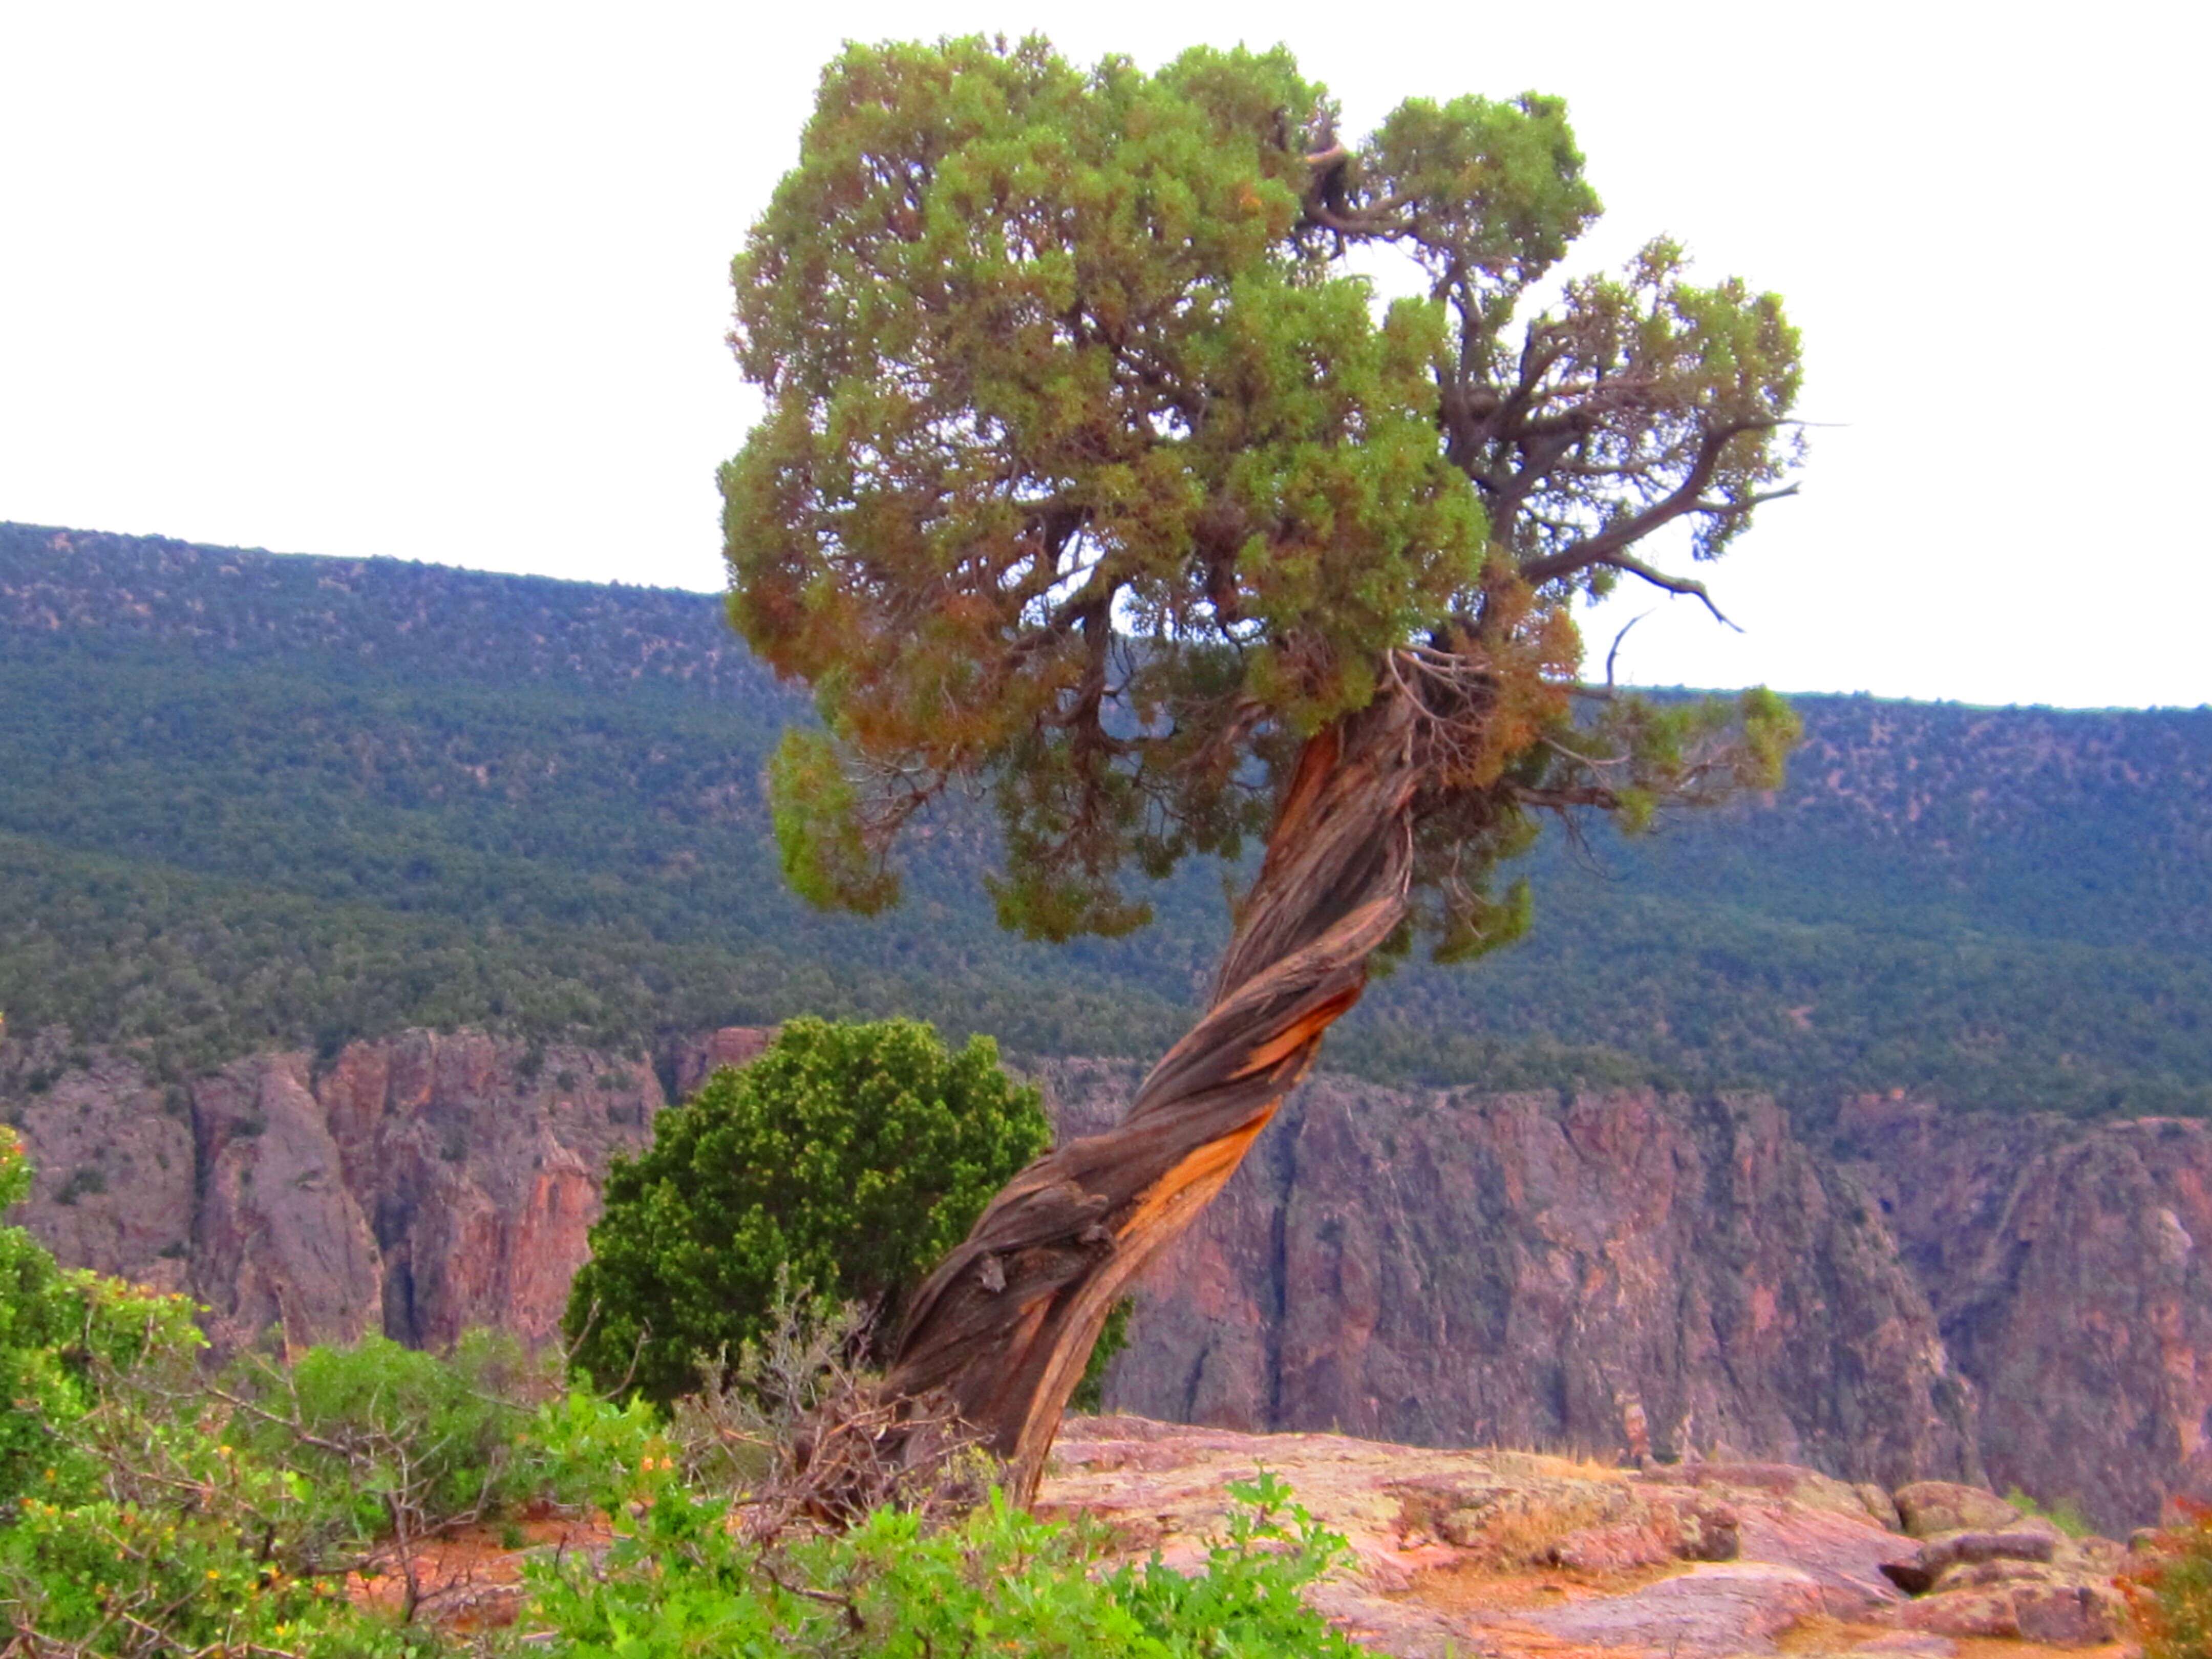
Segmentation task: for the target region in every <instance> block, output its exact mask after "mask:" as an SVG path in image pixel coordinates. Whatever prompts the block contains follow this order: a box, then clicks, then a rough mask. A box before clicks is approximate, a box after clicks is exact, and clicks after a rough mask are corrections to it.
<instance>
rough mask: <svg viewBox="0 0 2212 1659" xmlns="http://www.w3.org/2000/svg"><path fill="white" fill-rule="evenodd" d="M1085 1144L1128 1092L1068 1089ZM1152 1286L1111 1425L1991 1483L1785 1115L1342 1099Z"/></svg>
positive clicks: (1877, 1256)
mask: <svg viewBox="0 0 2212 1659" xmlns="http://www.w3.org/2000/svg"><path fill="white" fill-rule="evenodd" d="M1051 1076H1052V1079H1053V1081H1054V1085H1055V1092H1056V1093H1057V1094H1058V1095H1059V1096H1060V1098H1061V1099H1062V1100H1063V1101H1064V1102H1065V1103H1066V1115H1067V1116H1068V1118H1070V1119H1072V1120H1073V1121H1074V1122H1076V1123H1085V1124H1087V1123H1088V1122H1089V1121H1092V1120H1093V1119H1096V1118H1100V1117H1103V1116H1105V1115H1108V1114H1109V1112H1110V1110H1111V1109H1112V1103H1113V1102H1115V1100H1117V1099H1121V1098H1126V1097H1127V1086H1128V1083H1129V1081H1130V1079H1129V1078H1128V1076H1127V1073H1121V1071H1120V1069H1119V1068H1115V1067H1107V1066H1080V1065H1077V1066H1059V1067H1055V1068H1054V1070H1053V1072H1052V1073H1051ZM1108 1397H1109V1401H1111V1402H1112V1403H1113V1404H1115V1406H1117V1407H1121V1408H1122V1409H1126V1410H1129V1411H1133V1412H1138V1413H1143V1414H1145V1415H1147V1416H1153V1417H1164V1418H1170V1419H1179V1420H1187V1421H1198V1422H1206V1423H1213V1424H1218V1425H1225V1426H1230V1427H1237V1428H1273V1429H1309V1430H1335V1431H1342V1432H1346V1433H1351V1434H1356V1435H1360V1436H1364V1437H1376V1438H1383V1439H1391V1440H1401V1441H1410V1442H1413V1443H1418V1444H1424V1445H1515V1446H1543V1447H1570V1448H1575V1449H1588V1450H1590V1451H1594V1452H1597V1453H1599V1454H1601V1455H1607V1456H1616V1455H1620V1453H1622V1452H1624V1451H1626V1452H1632V1453H1633V1452H1641V1451H1650V1452H1653V1453H1656V1455H1659V1456H1661V1457H1662V1458H1665V1457H1674V1456H1680V1455H1705V1456H1708V1457H1711V1456H1726V1455H1756V1456H1759V1457H1764V1458H1775V1459H1781V1460H1785V1461H1789V1462H1802V1463H1811V1464H1815V1465H1818V1466H1819V1467H1820V1468H1826V1469H1828V1470H1830V1471H1832V1472H1833V1473H1835V1474H1841V1475H1844V1476H1846V1477H1848V1478H1850V1479H1852V1480H1878V1481H1881V1482H1885V1483H1887V1484H1897V1483H1899V1482H1902V1481H1904V1480H1910V1479H1912V1478H1915V1477H1916V1476H1918V1475H1925V1474H1935V1473H1939V1472H1940V1473H1943V1474H1959V1475H1968V1476H1972V1475H1975V1474H1978V1466H1977V1463H1976V1452H1975V1445H1974V1437H1973V1404H1972V1390H1971V1389H1970V1388H1969V1387H1968V1386H1967V1385H1966V1383H1964V1381H1963V1379H1961V1377H1960V1376H1959V1375H1958V1373H1957V1371H1956V1370H1955V1368H1954V1366H1953V1364H1952V1363H1951V1360H1950V1358H1949V1356H1948V1354H1947V1352H1945V1349H1944V1346H1943V1344H1942V1340H1941V1339H1940V1337H1939V1336H1938V1334H1937V1331H1936V1321H1935V1318H1934V1316H1933V1315H1932V1313H1931V1312H1930V1310H1929V1304H1928V1301H1927V1298H1926V1297H1924V1296H1923V1294H1922V1293H1921V1291H1920V1290H1919V1288H1918V1286H1917V1285H1916V1284H1915V1283H1914V1282H1913V1279H1912V1277H1911V1273H1909V1272H1908V1271H1907V1270H1906V1268H1905V1267H1904V1265H1903V1264H1902V1263H1901V1262H1900V1261H1899V1260H1898V1256H1897V1251H1896V1248H1895V1246H1894V1244H1893V1243H1892V1241H1891V1239H1890V1237H1889V1236H1888V1234H1887V1231H1885V1230H1884V1228H1883V1227H1882V1225H1881V1219H1880V1218H1879V1217H1878V1216H1877V1215H1875V1213H1873V1212H1872V1210H1871V1208H1870V1206H1869V1203H1868V1201H1867V1200H1866V1198H1865V1196H1864V1194H1863V1193H1862V1192H1861V1191H1860V1190H1859V1188H1857V1184H1856V1182H1854V1181H1853V1180H1852V1179H1851V1178H1850V1176H1848V1175H1846V1174H1844V1173H1843V1172H1842V1171H1840V1170H1837V1169H1835V1168H1833V1167H1832V1166H1828V1165H1824V1164H1822V1163H1820V1161H1818V1160H1816V1159H1815V1158H1813V1157H1812V1155H1811V1154H1809V1153H1808V1152H1807V1151H1806V1149H1805V1148H1804V1147H1803V1146H1802V1145H1800V1144H1799V1143H1798V1142H1797V1141H1796V1139H1794V1138H1793V1137H1792V1136H1791V1134H1790V1131H1789V1128H1788V1126H1787V1124H1786V1123H1785V1122H1784V1119H1783V1117H1782V1115H1781V1113H1780V1112H1779V1111H1778V1109H1776V1108H1775V1106H1774V1105H1773V1103H1771V1101H1767V1100H1765V1099H1712V1098H1707V1099H1692V1098H1688V1097H1674V1096H1662V1095H1656V1094H1653V1093H1650V1092H1616V1093H1607V1094H1597V1095H1582V1096H1577V1097H1571V1098H1566V1099H1562V1098H1560V1097H1558V1096H1556V1095H1506V1096H1485V1095H1479V1094H1475V1093H1473V1092H1471V1091H1453V1092H1447V1093H1433V1094H1410V1093H1403V1092H1400V1091H1394V1090H1389V1089H1383V1088H1379V1087H1375V1086H1371V1085H1360V1084H1352V1083H1346V1082H1344V1081H1341V1080H1337V1079H1322V1080H1321V1081H1319V1082H1317V1083H1316V1084H1314V1085H1310V1087H1308V1088H1306V1089H1305V1090H1304V1091H1301V1092H1300V1093H1299V1094H1298V1095H1297V1097H1294V1098H1293V1100H1292V1101H1291V1102H1290V1103H1288V1105H1287V1106H1286V1108H1285V1111H1284V1113H1283V1114H1282V1115H1280V1116H1279V1117H1278V1119H1277V1121H1276V1122H1275V1123H1274V1124H1273V1126H1271V1127H1270V1128H1269V1131H1268V1134H1267V1139H1265V1140H1263V1141H1262V1142H1261V1150H1260V1151H1259V1152H1255V1156H1254V1158H1253V1159H1252V1160H1251V1162H1250V1163H1249V1164H1247V1166H1246V1168H1245V1169H1244V1170H1242V1171H1240V1172H1239V1174H1238V1176H1237V1179H1236V1180H1235V1181H1234V1182H1232V1183H1231V1187H1230V1188H1229V1189H1228V1190H1227V1191H1226V1192H1225V1194H1223V1196H1222V1198H1221V1200H1219V1201H1218V1202H1217V1203H1216V1204H1215V1205H1214V1206H1212V1208H1211V1209H1210V1210H1209V1211H1208V1212H1206V1215H1205V1216H1203V1217H1202V1218H1200V1221H1199V1223H1198V1224H1197V1226H1196V1227H1195V1229H1194V1231H1193V1233H1192V1234H1191V1235H1190V1236H1189V1237H1187V1238H1185V1239H1184V1240H1183V1241H1182V1243H1181V1244H1180V1245H1179V1246H1178V1247H1177V1249H1176V1255H1174V1256H1173V1258H1172V1259H1170V1261H1167V1262H1164V1263H1163V1264H1162V1266H1161V1267H1160V1268H1159V1269H1158V1270H1157V1271H1155V1272H1154V1273H1152V1274H1151V1275H1150V1276H1149V1279H1148V1284H1147V1293H1146V1297H1144V1299H1143V1301H1142V1302H1141V1304H1140V1308H1139V1314H1138V1316H1137V1319H1136V1321H1135V1322H1134V1324H1133V1329H1132V1342H1131V1345H1130V1352H1129V1354H1128V1357H1127V1359H1126V1360H1125V1361H1123V1363H1122V1364H1121V1365H1120V1366H1119V1367H1117V1369H1116V1370H1115V1374H1114V1376H1113V1379H1112V1383H1111V1386H1110V1389H1109V1396H1108Z"/></svg>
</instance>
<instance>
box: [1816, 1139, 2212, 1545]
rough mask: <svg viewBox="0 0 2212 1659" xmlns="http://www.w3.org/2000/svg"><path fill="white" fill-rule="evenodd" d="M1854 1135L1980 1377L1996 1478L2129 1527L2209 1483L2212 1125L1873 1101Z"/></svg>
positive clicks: (1958, 1355)
mask: <svg viewBox="0 0 2212 1659" xmlns="http://www.w3.org/2000/svg"><path fill="white" fill-rule="evenodd" d="M1840 1131H1841V1142H1842V1147H1843V1150H1844V1152H1846V1153H1847V1155H1849V1157H1850V1158H1852V1159H1853V1160H1855V1168H1856V1170H1857V1172H1858V1173H1859V1174H1860V1176H1861V1177H1862V1179H1863V1181H1864V1182H1865V1184H1866V1185H1867V1186H1868V1187H1869V1188H1870V1189H1871V1190H1872V1191H1873V1192H1874V1193H1875V1195H1876V1197H1877V1199H1878V1200H1879V1202H1880V1205H1881V1209H1882V1211H1883V1216H1884V1219H1885V1220H1886V1221H1887V1225H1889V1227H1890V1228H1891V1230H1892V1231H1893V1232H1894V1233H1895V1235H1896V1237H1897V1239H1898V1242H1899V1248H1900V1249H1901V1250H1902V1252H1903V1254H1904V1256H1905V1261H1907V1262H1908V1263H1909V1264H1910V1265H1911V1267H1912V1268H1913V1270H1914V1272H1915V1273H1916V1275H1917V1277H1918V1279H1920V1282H1921V1283H1922V1284H1923V1285H1925V1286H1926V1287H1927V1291H1928V1296H1929V1301H1930V1303H1931V1304H1932V1305H1933V1307H1934V1309H1935V1312H1936V1320H1937V1322H1938V1323H1939V1325H1940V1326H1941V1328H1942V1334H1943V1340H1944V1343H1945V1346H1947V1347H1948V1349H1949V1351H1950V1352H1951V1353H1952V1355H1953V1356H1954V1358H1955V1359H1956V1361H1957V1363H1958V1365H1959V1368H1960V1370H1963V1371H1964V1372H1966V1375H1968V1376H1971V1377H1972V1378H1973V1380H1974V1382H1975V1383H1976V1385H1977V1388H1978V1390H1979V1393H1980V1395H1981V1431H1980V1437H1981V1449H1982V1453H1983V1458H1984V1463H1985V1465H1986V1467H1987V1472H1988V1474H1989V1477H1990V1482H1991V1484H1992V1485H1994V1486H1996V1487H1998V1488H1999V1489H2000V1490H2008V1489H2010V1488H2011V1487H2013V1486H2020V1487H2022V1488H2024V1489H2025V1490H2027V1492H2031V1493H2033V1495H2034V1496H2036V1497H2037V1498H2040V1499H2042V1500H2043V1501H2045V1502H2046V1503H2049V1502H2052V1501H2056V1500H2058V1499H2067V1500H2070V1501H2072V1502H2073V1503H2075V1504H2078V1505H2080V1506H2081V1510H2082V1511H2083V1513H2084V1514H2086V1515H2087V1516H2088V1517H2089V1519H2090V1520H2091V1521H2093V1522H2095V1523H2096V1524H2097V1525H2098V1526H2100V1527H2101V1528H2105V1529H2106V1530H2107V1531H2111V1532H2115V1533H2123V1532H2125V1531H2126V1530H2127V1529H2128V1528H2130V1527H2132V1526H2136V1525H2140V1524H2144V1523H2148V1522H2151V1521H2154V1520H2155V1519H2156V1518H2157V1516H2158V1513H2159V1509H2160V1504H2161V1502H2162V1501H2163V1500H2164V1499H2165V1498H2167V1497H2170V1496H2173V1495H2177V1494H2187V1495H2191V1496H2194V1497H2198V1498H2203V1497H2207V1496H2212V1437H2208V1427H2209V1426H2212V1123H2203V1122H2197V1121H2182V1120H2179V1119H2172V1118H2163V1119H2161V1118H2148V1119H2142V1120H2138V1121H2130V1122H2118V1123H2101V1124H2094V1125H2079V1124H2073V1123H2069V1122H2066V1121H2063V1120H2060V1119H2057V1118H2051V1117H2030V1118H1998V1117H1991V1116H1970V1117H1945V1116H1942V1115H1939V1114H1938V1113H1937V1112H1936V1109H1934V1108H1932V1107H1929V1106H1926V1105H1923V1104H1919V1103H1913V1102H1909V1101H1898V1100H1863V1101H1858V1102H1855V1103H1852V1104H1850V1106H1848V1107H1846V1109H1845V1110H1844V1114H1843V1116H1842V1121H1841V1124H1840Z"/></svg>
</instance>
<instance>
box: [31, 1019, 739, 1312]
mask: <svg viewBox="0 0 2212 1659" xmlns="http://www.w3.org/2000/svg"><path fill="white" fill-rule="evenodd" d="M765 1040H766V1038H765V1034H764V1033H762V1032H759V1031H756V1030H749V1029H732V1030H726V1031H720V1032H713V1033H709V1034H708V1035H706V1036H702V1037H700V1038H697V1039H696V1040H692V1041H688V1042H681V1043H678V1044H675V1045H672V1046H671V1048H670V1049H669V1051H668V1052H667V1053H665V1054H662V1055H660V1056H659V1057H658V1060H659V1064H658V1065H656V1064H655V1063H654V1061H653V1060H650V1059H648V1058H647V1057H645V1056H631V1057H625V1056H619V1055H613V1054H605V1053H601V1052H598V1051H593V1050H587V1049H582V1048H558V1047H556V1048H545V1049H542V1050H539V1049H534V1048H526V1047H525V1046H524V1045H522V1044H520V1043H517V1042H503V1041H500V1040H497V1039H495V1038H492V1037H489V1036H484V1035H483V1034H482V1033H480V1032H466V1031H465V1032H459V1033H456V1034H452V1035H440V1034H435V1033H432V1032H428V1031H410V1032H405V1033H403V1034H401V1035H400V1036H395V1037H391V1038H387V1039H385V1040H383V1041H380V1042H356V1043H353V1044H351V1045H349V1047H347V1048H345V1049H343V1051H342V1052H341V1053H340V1054H338V1055H337V1058H336V1059H335V1060H333V1061H332V1062H331V1064H329V1065H328V1066H325V1067H324V1068H323V1069H321V1070H320V1071H319V1072H318V1071H317V1070H315V1069H314V1068H313V1066H311V1064H310V1062H309V1059H308V1057H307V1055H304V1054H258V1055H254V1056H252V1057H250V1058H248V1059H246V1060H239V1061H237V1062H235V1063H234V1064H233V1065H230V1066H226V1067H225V1068H224V1069H223V1070H222V1071H221V1072H220V1073H216V1075H214V1076H212V1077H209V1078H204V1079H199V1080H198V1081H197V1082H196V1083H194V1084H193V1085H191V1086H190V1087H189V1088H179V1089H174V1090H162V1089H159V1088H156V1087H155V1086H154V1085H151V1084H149V1082H148V1081H147V1080H146V1079H145V1078H144V1077H143V1075H142V1074H141V1073H139V1071H138V1070H137V1067H135V1066H132V1065H131V1064H130V1062H128V1061H127V1060H122V1059H119V1058H118V1057H115V1056H112V1055H102V1056H96V1057H95V1056H87V1057H86V1058H87V1059H88V1060H89V1062H90V1063H89V1064H88V1065H87V1066H81V1067H76V1068H72V1067H70V1066H69V1065H68V1064H67V1056H66V1054H62V1053H61V1052H59V1050H58V1045H57V1044H56V1043H55V1042H53V1041H52V1040H51V1039H50V1040H46V1041H43V1042H41V1043H40V1044H36V1045H31V1046H30V1047H29V1049H28V1052H19V1053H17V1054H12V1055H10V1056H9V1065H8V1067H7V1069H6V1070H5V1071H0V1097H4V1098H7V1099H8V1100H9V1104H10V1115H11V1116H12V1117H14V1118H15V1119H16V1120H17V1121H20V1123H21V1127H22V1129H23V1132H24V1136H25V1139H26V1141H27V1144H28V1146H29V1147H30V1150H31V1153H32V1157H33V1161H34V1164H35V1167H36V1170H37V1188H36V1191H35V1193H34V1195H33V1201H32V1203H31V1204H30V1206H28V1213H27V1217H26V1219H27V1223H28V1225H30V1226H31V1228H32V1230H33V1231H34V1232H36V1233H38V1234H39V1235H40V1237H43V1238H44V1239H46V1241H47V1243H50V1244H51V1245H52V1247H53V1248H54V1249H55V1250H56V1252H57V1253H58V1254H59V1255H61V1256H62V1257H63V1258H64V1260H66V1261H72V1262H77V1263H82V1264H83V1265H86V1266H89V1267H97V1268H99V1269H100V1270H101V1271H103V1272H107V1273H121V1274H124V1275H125V1276H127V1277H130V1278H132V1279H137V1280H140V1281H142V1282H148V1283H152V1284H155V1285H160V1286H161V1287H162V1288H165V1289H171V1290H185V1291H190V1292H191V1294H192V1295H193V1296H194V1297H196V1298H197V1300H199V1301H200V1302H201V1303H203V1304H205V1307H206V1313H205V1315H204V1318H203V1323H204V1326H205V1328H206V1329H207V1332H208V1334H209V1337H210V1340H211V1342H212V1344H213V1346H214V1347H215V1349H216V1352H219V1353H220V1352H228V1351H231V1350H234V1349H236V1348H238V1347H240V1346H244V1345H246V1344H247V1343H250V1342H252V1341H255V1340H259V1339H261V1338H263V1337H264V1335H271V1336H273V1337H274V1338H275V1340H278V1341H280V1342H281V1343H283V1345H285V1346H290V1347H298V1346H304V1345H307V1344H309V1343H314V1342H329V1341H347V1340H354V1339H356V1338H358V1337H360V1336H362V1335H363V1334H368V1333H372V1332H380V1333H382V1334H385V1335H388V1336H391V1337H392V1338H395V1339H396V1340H400V1341H403V1342H407V1343H410V1344H413V1345H416V1346H442V1345H445V1344H447V1343H450V1342H452V1341H453V1340H454V1339H455V1338H456V1337H458V1336H459V1334H461V1333H462V1332H463V1331H465V1330H466V1329H468V1328H471V1327H473V1326H478V1325H491V1326H497V1327H500V1328H503V1329H507V1330H511V1331H513V1332H515V1333H517V1334H520V1335H521V1336H522V1337H524V1338H525V1339H526V1340H530V1341H533V1342H536V1341H542V1340H546V1339H547V1338H549V1337H550V1336H552V1335H553V1334H555V1333H556V1331H557V1330H558V1329H559V1327H560V1321H561V1314H562V1309H563V1307H564V1306H565V1305H566V1303H567V1299H568V1280H569V1279H570V1278H571V1277H572V1276H573V1275H574V1273H575V1270H576V1268H577V1267H578V1266H579V1264H580V1263H581V1262H582V1261H583V1260H584V1258H585V1256H586V1254H587V1250H588V1244H587V1235H588V1233H589V1231H590V1229H591V1226H592V1223H593V1222H594V1221H596V1220H597V1219H598V1218H599V1188H600V1183H601V1182H602V1180H603V1179H604V1177H605V1173H606V1168H607V1161H608V1159H609V1158H611V1157H612V1156H613V1155H614V1154H615V1153H616V1152H622V1151H624V1150H628V1149H631V1148H635V1147H636V1146H640V1145H641V1144H643V1143H644V1142H645V1141H646V1140H647V1139H649V1138H650V1136H651V1133H652V1127H651V1126H652V1122H653V1115H654V1113H656V1112H658V1111H659V1109H661V1108H662V1107H663V1106H664V1105H665V1104H666V1103H667V1099H668V1097H667V1095H666V1093H665V1091H664V1089H663V1086H662V1082H661V1073H663V1072H665V1073H667V1074H668V1076H669V1077H671V1079H678V1080H680V1083H681V1085H682V1086H683V1087H684V1088H686V1089H688V1088H690V1087H691V1086H696V1083H697V1082H698V1081H699V1080H701V1079H703V1077H704V1076H705V1075H706V1074H707V1073H708V1072H709V1071H710V1070H711V1069H712V1068H713V1067H714V1066H717V1065H723V1064H730V1063H739V1062H742V1060H745V1059H750V1057H751V1056H752V1055H753V1054H757V1053H758V1052H759V1050H760V1048H761V1047H762V1045H763V1042H765ZM33 1085H36V1086H35V1087H34V1086H33Z"/></svg>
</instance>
